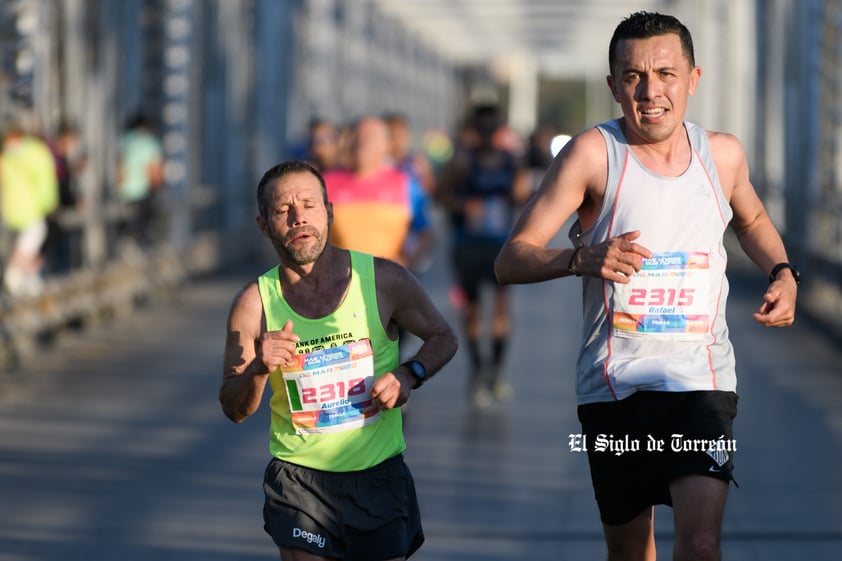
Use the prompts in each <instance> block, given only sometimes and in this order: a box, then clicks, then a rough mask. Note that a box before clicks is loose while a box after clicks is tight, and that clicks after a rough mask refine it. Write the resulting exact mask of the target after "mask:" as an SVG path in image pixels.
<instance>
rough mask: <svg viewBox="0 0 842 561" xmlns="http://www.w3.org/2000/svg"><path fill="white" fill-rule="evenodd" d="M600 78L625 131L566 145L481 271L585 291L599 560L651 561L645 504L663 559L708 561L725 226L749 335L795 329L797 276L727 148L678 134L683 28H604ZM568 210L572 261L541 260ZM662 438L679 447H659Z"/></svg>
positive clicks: (688, 49)
mask: <svg viewBox="0 0 842 561" xmlns="http://www.w3.org/2000/svg"><path fill="white" fill-rule="evenodd" d="M609 63H610V72H611V73H610V75H609V76H608V78H607V79H608V85H609V87H610V89H611V92H612V94H613V96H614V99H615V100H616V101H617V103H619V104H620V107H621V108H622V111H623V116H622V117H621V118H620V119H617V120H616V121H611V122H608V123H603V124H601V125H599V126H598V127H595V128H592V129H590V130H586V131H584V132H582V133H580V134H579V135H577V136H575V137H574V138H573V139H572V140H571V141H570V142H569V143H568V144H567V145H566V146H565V147H564V149H563V150H562V151H561V153H560V154H559V155H558V156H557V157H556V158H555V160H554V161H553V163H552V165H551V166H550V168H549V170H548V172H547V174H546V175H545V178H544V180H543V183H542V185H541V187H540V189H539V191H538V193H537V194H536V195H535V197H534V198H533V199H532V201H531V202H530V203H529V205H528V206H527V208H526V209H525V210H524V212H523V213H522V215H521V216H520V218H519V221H518V223H517V224H516V225H515V227H514V229H513V230H512V233H511V235H510V236H509V239H508V240H507V242H506V244H505V245H504V247H503V249H502V251H501V252H500V254H499V256H498V257H497V260H496V263H495V272H496V275H497V278H498V280H499V282H500V283H502V284H514V283H532V282H540V281H545V280H550V279H553V278H558V277H565V276H574V275H575V276H580V277H583V300H584V301H583V311H584V320H585V325H584V329H583V340H582V348H581V351H580V353H579V358H578V361H577V368H576V372H577V386H576V387H577V396H578V403H579V418H580V420H581V421H582V434H583V435H584V436H583V442H581V443H579V445H581V446H582V448H583V449H585V450H587V451H588V459H589V462H590V467H591V475H592V479H593V485H594V491H595V496H596V500H597V504H598V506H599V510H600V516H601V519H602V522H603V528H604V532H605V539H606V543H607V545H608V552H609V560H615V559H641V560H652V559H654V558H655V539H654V529H653V506H654V505H656V504H667V505H671V506H672V507H673V509H674V512H675V553H674V555H675V557H674V558H675V559H677V560H682V559H692V560H695V561H701V560H708V559H720V557H721V555H720V551H719V549H720V535H721V523H722V516H723V512H724V508H725V500H726V496H727V493H728V488H729V482H730V481H731V480H732V479H733V477H732V475H731V470H732V467H733V464H732V456H733V453H734V452H735V450H736V444H735V441H734V440H733V436H732V434H731V425H732V421H733V418H734V416H735V415H736V404H737V394H736V375H735V368H734V356H733V349H732V347H731V343H730V341H729V340H728V329H727V326H726V324H725V304H726V300H727V295H728V282H727V279H726V277H725V267H726V262H727V257H726V254H725V248H724V246H723V234H724V231H725V228H726V227H727V226H728V225H729V224H730V226H731V227H732V228H733V230H734V232H735V233H736V235H737V239H738V240H739V242H740V245H741V246H742V248H743V250H744V251H745V252H746V254H747V255H748V256H749V257H750V258H751V259H752V260H753V261H754V262H755V263H756V264H757V265H758V266H759V267H760V268H761V270H762V271H763V272H764V273H766V274H768V275H769V280H770V284H769V287H768V289H767V291H766V293H765V294H764V295H763V298H762V303H761V304H760V306H759V308H758V310H757V312H756V313H755V314H754V319H755V320H756V321H758V322H759V323H761V324H763V325H765V326H768V327H783V326H787V325H790V324H791V323H792V322H793V320H794V316H795V300H796V292H797V284H798V282H799V280H800V277H799V273H798V270H797V269H796V268H795V267H793V266H792V265H790V264H789V263H788V261H787V254H786V250H785V248H784V245H783V242H782V240H781V237H780V235H779V234H778V231H777V230H776V228H775V226H774V225H773V224H772V221H771V220H770V218H769V216H768V214H767V213H766V210H765V209H764V207H763V204H762V202H761V201H760V199H759V197H758V196H757V194H756V192H755V190H754V187H753V186H752V184H751V182H750V181H749V172H748V165H747V162H746V157H745V153H744V151H743V148H742V146H741V144H740V142H739V141H738V140H737V139H736V138H735V137H734V136H732V135H730V134H724V133H717V132H712V131H705V130H704V129H702V128H701V127H699V126H697V125H694V124H692V123H688V122H685V120H684V116H685V110H686V107H687V102H688V98H689V96H691V95H693V94H694V92H695V90H696V86H697V84H698V81H699V78H700V76H701V69H700V68H699V67H697V66H696V65H695V61H694V56H693V44H692V39H691V37H690V33H689V31H688V30H687V28H686V27H685V26H684V25H683V24H681V22H679V21H678V20H677V19H675V18H673V17H671V16H664V15H661V14H653V13H646V12H638V13H635V14H633V15H631V16H630V17H629V18H627V19H625V20H623V22H621V23H620V24H619V25H618V27H617V29H616V30H615V32H614V35H613V37H612V39H611V43H610V45H609ZM574 212H575V213H576V214H577V221H576V223H575V225H574V227H573V229H572V231H571V239H572V241H573V245H574V248H573V249H558V248H548V247H547V244H548V243H549V241H550V240H551V239H552V238H553V237H554V236H555V235H556V233H557V232H558V230H559V229H560V228H561V227H562V225H563V224H564V223H565V222H566V221H567V219H568V218H570V217H571V216H572V215H573V213H574ZM609 434H610V435H613V437H614V438H620V439H622V438H626V437H628V439H629V441H630V442H634V441H637V442H645V439H647V438H650V437H651V438H652V439H653V440H655V441H663V442H664V443H665V445H664V449H663V450H664V452H663V453H657V452H647V451H646V447H645V446H642V447H641V448H642V450H639V451H632V452H628V453H624V454H619V455H618V454H613V453H605V452H601V453H600V452H599V451H597V450H596V448H597V447H598V446H597V444H598V442H595V440H596V439H598V438H599V437H600V435H602V436H603V437H604V436H605V435H609ZM674 434H683V435H685V439H684V440H680V441H678V442H673V439H672V435H674ZM603 444H604V442H603Z"/></svg>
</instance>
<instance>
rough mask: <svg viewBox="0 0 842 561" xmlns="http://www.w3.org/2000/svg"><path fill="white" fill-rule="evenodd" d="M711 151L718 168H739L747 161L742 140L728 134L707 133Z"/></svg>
mask: <svg viewBox="0 0 842 561" xmlns="http://www.w3.org/2000/svg"><path fill="white" fill-rule="evenodd" d="M707 136H708V143H709V144H710V151H711V154H712V155H713V161H714V162H716V164H717V166H721V165H733V166H738V165H740V164H741V162H742V161H743V160H745V151H744V150H743V144H742V143H741V142H740V139H739V138H737V137H736V136H735V135H733V134H731V133H727V132H717V131H707Z"/></svg>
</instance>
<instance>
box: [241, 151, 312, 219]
mask: <svg viewBox="0 0 842 561" xmlns="http://www.w3.org/2000/svg"><path fill="white" fill-rule="evenodd" d="M293 173H311V174H313V175H314V176H315V177H316V179H318V180H319V184H320V185H321V186H322V197H324V202H325V205H327V186H326V185H325V179H324V177H322V174H321V173H319V171H318V170H317V169H316V168H314V167H313V166H311V165H310V164H308V163H307V162H304V161H302V160H287V161H286V162H281V163H280V164H277V165H275V166H273V167H271V168H269V170H268V171H267V172H266V173H264V174H263V177H261V178H260V182H259V183H258V184H257V210H258V211H259V212H260V215H261V216H263V217H266V216H268V215H269V205H268V204H267V202H266V187H267V186H268V185H269V184H270V183H273V182H274V181H276V180H278V179H280V178H282V177H285V176H287V175H290V174H293Z"/></svg>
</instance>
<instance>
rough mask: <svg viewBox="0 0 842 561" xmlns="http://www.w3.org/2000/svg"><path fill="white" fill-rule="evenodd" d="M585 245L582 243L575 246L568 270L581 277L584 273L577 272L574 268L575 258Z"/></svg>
mask: <svg viewBox="0 0 842 561" xmlns="http://www.w3.org/2000/svg"><path fill="white" fill-rule="evenodd" d="M584 247H585V246H583V245H580V246H578V247H577V248H575V249H574V250H573V255H571V256H570V262H569V263H568V264H567V270H568V271H569V272H571V273H573V274H574V275H576V276H577V277H581V276H582V275H580V274H579V273H577V272H576V271H574V270H573V260H574V259H576V254H577V253H579V250H580V249H582V248H584Z"/></svg>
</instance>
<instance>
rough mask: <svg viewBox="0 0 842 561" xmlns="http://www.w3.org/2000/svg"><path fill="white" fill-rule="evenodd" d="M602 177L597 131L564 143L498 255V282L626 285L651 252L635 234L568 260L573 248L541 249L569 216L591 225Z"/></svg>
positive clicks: (602, 153)
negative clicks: (574, 279) (584, 280)
mask: <svg viewBox="0 0 842 561" xmlns="http://www.w3.org/2000/svg"><path fill="white" fill-rule="evenodd" d="M607 173H608V172H607V156H606V149H605V141H604V140H603V139H602V135H601V134H600V133H599V131H597V130H596V129H590V130H588V131H585V132H583V133H581V134H579V135H577V136H576V137H574V138H573V139H572V140H571V141H570V142H568V143H567V145H565V147H564V149H563V150H562V151H561V152H560V153H559V155H558V156H556V157H555V159H553V163H552V164H551V165H550V168H549V169H548V170H547V173H546V174H545V176H544V179H543V181H542V182H541V186H540V188H539V189H538V192H537V193H536V194H535V196H534V197H532V199H531V200H530V201H529V204H528V205H527V206H526V208H525V209H524V211H523V212H522V213H521V215H520V217H519V219H518V221H517V223H516V224H515V226H514V228H513V229H512V233H511V235H510V236H509V239H508V240H507V241H506V243H505V245H504V246H503V249H502V250H501V251H500V254H499V255H498V256H497V260H496V261H495V263H494V271H495V273H496V275H497V280H498V281H499V282H500V283H501V284H521V283H532V282H541V281H545V280H550V279H554V278H559V277H565V276H570V275H572V274H578V275H589V276H594V277H602V278H606V279H609V280H613V281H615V282H622V283H625V282H628V277H630V276H631V275H632V274H633V273H634V272H635V271H638V270H640V264H641V260H642V258H643V257H649V256H651V253H650V252H649V251H648V250H647V249H646V248H644V247H642V246H640V245H638V244H637V243H635V242H634V240H635V239H637V237H638V236H639V233H634V232H627V233H624V234H622V235H620V236H617V237H616V238H611V239H609V240H606V241H605V242H602V243H600V244H597V245H594V246H590V247H587V248H583V249H582V250H580V251H578V252H577V253H576V254H575V259H574V260H572V261H571V258H573V257H574V250H573V249H559V248H548V247H546V246H547V243H549V242H550V240H551V239H552V238H553V237H554V236H555V235H556V234H557V233H558V231H559V229H561V227H562V226H563V225H564V223H565V222H566V221H567V219H568V218H570V217H571V216H572V215H573V213H574V212H578V215H579V220H580V222H581V223H582V227H583V228H587V227H588V226H589V225H590V224H592V223H593V221H594V220H595V219H596V216H597V215H598V213H599V209H600V206H601V204H602V196H603V194H604V192H605V183H606V181H607ZM571 265H572V271H571V270H570V269H569V266H571Z"/></svg>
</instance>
